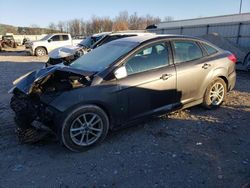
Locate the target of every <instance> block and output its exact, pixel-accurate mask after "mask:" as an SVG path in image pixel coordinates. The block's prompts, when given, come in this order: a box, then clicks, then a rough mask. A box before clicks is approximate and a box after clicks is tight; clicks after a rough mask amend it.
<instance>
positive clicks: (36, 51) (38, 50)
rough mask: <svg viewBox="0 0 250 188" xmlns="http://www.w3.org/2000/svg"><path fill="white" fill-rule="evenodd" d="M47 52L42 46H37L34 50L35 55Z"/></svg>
mask: <svg viewBox="0 0 250 188" xmlns="http://www.w3.org/2000/svg"><path fill="white" fill-rule="evenodd" d="M46 54H47V51H46V49H45V48H43V47H37V48H36V50H35V55H36V56H45V55H46Z"/></svg>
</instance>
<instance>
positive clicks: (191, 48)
mask: <svg viewBox="0 0 250 188" xmlns="http://www.w3.org/2000/svg"><path fill="white" fill-rule="evenodd" d="M173 47H174V52H175V53H174V58H175V63H182V62H186V61H192V60H196V59H199V58H201V57H203V54H202V50H201V48H200V47H199V46H198V44H197V43H196V42H194V41H174V42H173Z"/></svg>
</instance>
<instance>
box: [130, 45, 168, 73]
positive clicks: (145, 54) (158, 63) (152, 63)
mask: <svg viewBox="0 0 250 188" xmlns="http://www.w3.org/2000/svg"><path fill="white" fill-rule="evenodd" d="M168 64H169V56H168V47H167V45H166V44H165V43H157V44H154V45H151V46H147V47H145V48H143V49H142V50H140V51H139V52H138V53H136V54H135V55H133V56H132V57H131V58H129V60H128V61H127V62H126V63H125V67H126V70H127V74H128V75H131V74H136V73H139V72H144V71H148V70H152V69H156V68H160V67H162V66H165V65H168Z"/></svg>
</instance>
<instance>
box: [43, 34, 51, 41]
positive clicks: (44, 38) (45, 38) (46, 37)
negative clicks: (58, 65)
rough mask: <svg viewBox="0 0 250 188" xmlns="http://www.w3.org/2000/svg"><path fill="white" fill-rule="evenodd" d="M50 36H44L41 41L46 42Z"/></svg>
mask: <svg viewBox="0 0 250 188" xmlns="http://www.w3.org/2000/svg"><path fill="white" fill-rule="evenodd" d="M51 36H52V35H46V36H45V37H43V38H42V39H41V40H48V39H49V38H50V37H51Z"/></svg>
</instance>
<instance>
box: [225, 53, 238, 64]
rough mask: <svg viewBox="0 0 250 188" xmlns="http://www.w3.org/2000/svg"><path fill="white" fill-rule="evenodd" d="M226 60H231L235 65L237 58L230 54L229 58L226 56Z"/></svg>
mask: <svg viewBox="0 0 250 188" xmlns="http://www.w3.org/2000/svg"><path fill="white" fill-rule="evenodd" d="M227 58H228V59H229V60H231V61H232V62H234V63H236V62H237V58H236V56H235V55H234V54H230V55H229V56H227Z"/></svg>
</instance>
